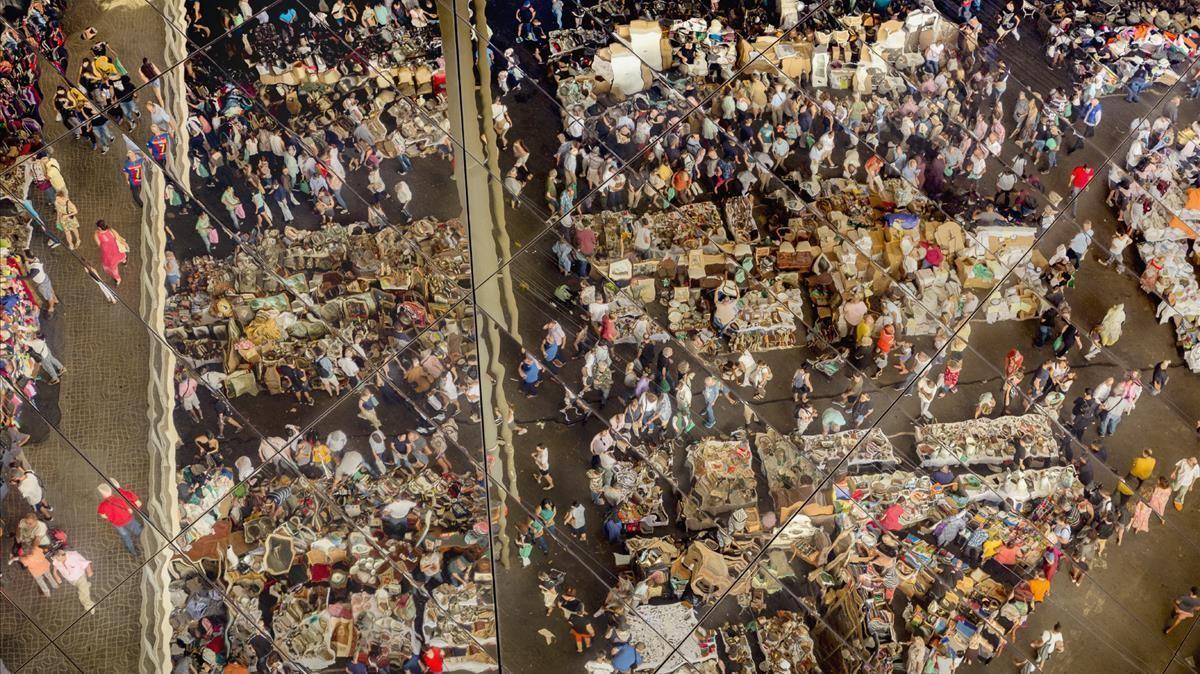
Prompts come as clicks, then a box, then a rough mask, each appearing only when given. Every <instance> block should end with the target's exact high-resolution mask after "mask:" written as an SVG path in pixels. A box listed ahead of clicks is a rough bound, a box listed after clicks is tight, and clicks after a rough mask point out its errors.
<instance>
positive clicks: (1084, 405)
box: [1071, 388, 1100, 440]
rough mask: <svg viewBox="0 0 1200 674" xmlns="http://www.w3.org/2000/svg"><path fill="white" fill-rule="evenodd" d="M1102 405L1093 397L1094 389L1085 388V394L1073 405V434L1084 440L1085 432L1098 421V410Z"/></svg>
mask: <svg viewBox="0 0 1200 674" xmlns="http://www.w3.org/2000/svg"><path fill="white" fill-rule="evenodd" d="M1099 407H1100V405H1099V404H1098V403H1097V402H1096V399H1095V398H1093V397H1092V389H1090V388H1087V389H1084V390H1083V395H1081V396H1079V397H1078V398H1076V399H1075V402H1074V403H1073V404H1072V405H1071V415H1072V416H1071V434H1072V435H1074V436H1075V437H1076V438H1078V439H1080V440H1082V439H1083V434H1084V433H1086V432H1087V429H1088V427H1089V426H1091V425H1092V423H1093V422H1095V421H1096V411H1097V410H1098V409H1099Z"/></svg>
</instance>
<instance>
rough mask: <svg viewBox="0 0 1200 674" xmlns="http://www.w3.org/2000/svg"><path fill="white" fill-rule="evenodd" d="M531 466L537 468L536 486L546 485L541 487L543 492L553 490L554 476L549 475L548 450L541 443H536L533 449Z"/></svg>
mask: <svg viewBox="0 0 1200 674" xmlns="http://www.w3.org/2000/svg"><path fill="white" fill-rule="evenodd" d="M532 456H533V465H535V466H537V469H538V472H537V481H538V484H542V483H543V482H545V483H546V486H544V487H542V490H543V491H550V490H551V489H554V476H553V475H551V474H550V449H549V448H548V447H546V445H545V444H543V443H538V445H537V446H536V447H534V448H533V453H532Z"/></svg>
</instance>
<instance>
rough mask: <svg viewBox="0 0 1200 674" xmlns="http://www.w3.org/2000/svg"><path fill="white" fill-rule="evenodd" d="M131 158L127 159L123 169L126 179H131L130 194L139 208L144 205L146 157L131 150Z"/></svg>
mask: <svg viewBox="0 0 1200 674" xmlns="http://www.w3.org/2000/svg"><path fill="white" fill-rule="evenodd" d="M128 156H129V158H128V159H126V160H125V166H124V167H123V168H122V169H121V171H122V172H123V173H124V174H125V179H126V180H128V181H129V194H130V196H132V197H133V203H134V204H136V205H137V207H138V208H141V207H142V181H143V180H145V177H146V176H145V173H144V171H145V169H146V158H145V157H143V156H141V155H140V154H138V153H136V152H134V151H133V150H130V151H129V155H128Z"/></svg>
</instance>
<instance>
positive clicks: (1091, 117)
mask: <svg viewBox="0 0 1200 674" xmlns="http://www.w3.org/2000/svg"><path fill="white" fill-rule="evenodd" d="M1103 117H1104V106H1102V105H1100V99H1099V98H1095V97H1093V98H1092V100H1090V101H1088V103H1087V105H1085V106H1084V107H1083V135H1084V136H1086V137H1088V138H1091V137H1093V136H1095V135H1096V127H1097V126H1099V125H1100V120H1101V119H1102V118H1103Z"/></svg>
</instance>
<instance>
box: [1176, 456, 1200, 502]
mask: <svg viewBox="0 0 1200 674" xmlns="http://www.w3.org/2000/svg"><path fill="white" fill-rule="evenodd" d="M1198 477H1200V461H1198V460H1197V459H1196V457H1194V456H1189V457H1187V458H1186V459H1180V460H1179V461H1178V462H1177V463H1176V464H1175V470H1173V471H1171V494H1172V495H1173V498H1172V502H1173V505H1174V506H1175V509H1176V510H1183V499H1184V498H1186V497H1187V494H1188V492H1189V491H1191V490H1192V485H1194V484H1195V483H1196V478H1198Z"/></svg>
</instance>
